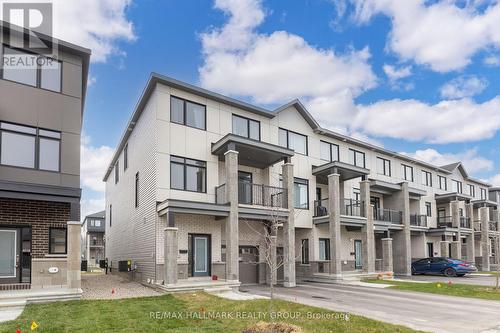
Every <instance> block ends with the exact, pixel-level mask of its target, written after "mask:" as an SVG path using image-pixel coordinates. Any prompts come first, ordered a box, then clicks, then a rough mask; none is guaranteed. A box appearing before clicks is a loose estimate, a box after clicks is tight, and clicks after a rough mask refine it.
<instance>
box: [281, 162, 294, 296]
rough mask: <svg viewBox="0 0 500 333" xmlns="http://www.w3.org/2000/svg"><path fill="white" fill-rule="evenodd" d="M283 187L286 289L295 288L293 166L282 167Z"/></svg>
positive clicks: (285, 165)
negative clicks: (285, 196)
mask: <svg viewBox="0 0 500 333" xmlns="http://www.w3.org/2000/svg"><path fill="white" fill-rule="evenodd" d="M282 175H283V187H284V188H285V189H286V190H287V199H286V200H287V207H288V210H289V215H288V220H287V221H286V222H285V224H284V226H283V255H284V258H283V260H284V267H283V268H284V279H285V281H284V283H283V285H284V286H285V287H295V212H294V204H293V198H294V193H293V187H294V186H293V164H292V163H290V162H287V163H285V164H283V166H282Z"/></svg>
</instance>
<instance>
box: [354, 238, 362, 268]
mask: <svg viewBox="0 0 500 333" xmlns="http://www.w3.org/2000/svg"><path fill="white" fill-rule="evenodd" d="M354 260H355V263H354V265H355V268H356V269H360V268H363V245H362V243H361V241H360V240H355V241H354Z"/></svg>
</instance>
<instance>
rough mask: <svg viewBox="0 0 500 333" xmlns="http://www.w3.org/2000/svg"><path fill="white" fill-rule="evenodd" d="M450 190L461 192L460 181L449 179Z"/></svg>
mask: <svg viewBox="0 0 500 333" xmlns="http://www.w3.org/2000/svg"><path fill="white" fill-rule="evenodd" d="M451 191H452V192H456V193H462V182H461V181H458V180H454V179H452V180H451Z"/></svg>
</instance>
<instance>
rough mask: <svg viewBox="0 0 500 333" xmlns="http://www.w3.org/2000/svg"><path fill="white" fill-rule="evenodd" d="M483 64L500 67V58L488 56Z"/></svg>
mask: <svg viewBox="0 0 500 333" xmlns="http://www.w3.org/2000/svg"><path fill="white" fill-rule="evenodd" d="M483 62H484V64H485V65H487V66H491V67H497V66H500V56H488V57H486V58H484V60H483Z"/></svg>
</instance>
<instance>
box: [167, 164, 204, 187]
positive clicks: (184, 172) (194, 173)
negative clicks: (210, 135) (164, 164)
mask: <svg viewBox="0 0 500 333" xmlns="http://www.w3.org/2000/svg"><path fill="white" fill-rule="evenodd" d="M170 188H172V189H176V190H183V191H192V192H202V193H206V192H207V163H206V162H203V161H197V160H193V159H189V158H183V157H177V156H171V157H170Z"/></svg>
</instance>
